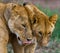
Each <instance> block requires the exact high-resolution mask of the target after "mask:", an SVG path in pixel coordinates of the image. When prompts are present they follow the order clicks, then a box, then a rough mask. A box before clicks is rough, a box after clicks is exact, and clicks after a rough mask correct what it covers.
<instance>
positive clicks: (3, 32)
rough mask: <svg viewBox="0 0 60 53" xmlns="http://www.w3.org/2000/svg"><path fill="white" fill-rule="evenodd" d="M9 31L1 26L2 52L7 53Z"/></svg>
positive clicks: (0, 45)
mask: <svg viewBox="0 0 60 53" xmlns="http://www.w3.org/2000/svg"><path fill="white" fill-rule="evenodd" d="M7 43H8V33H7V30H4V28H0V53H7Z"/></svg>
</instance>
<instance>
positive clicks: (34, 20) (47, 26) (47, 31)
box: [23, 3, 57, 46]
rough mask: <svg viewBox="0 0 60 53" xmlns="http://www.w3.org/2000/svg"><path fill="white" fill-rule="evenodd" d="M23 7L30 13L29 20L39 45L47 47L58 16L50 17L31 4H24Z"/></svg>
mask: <svg viewBox="0 0 60 53" xmlns="http://www.w3.org/2000/svg"><path fill="white" fill-rule="evenodd" d="M23 6H24V7H25V9H26V10H27V11H28V14H29V19H30V23H31V28H32V31H33V34H34V35H35V36H36V38H37V42H38V45H40V46H46V45H48V42H49V40H50V36H51V34H52V32H53V30H54V28H55V23H56V21H57V15H56V14H54V15H53V16H51V17H48V16H47V15H46V14H45V13H43V12H42V11H40V10H39V9H38V8H37V7H36V6H34V5H33V4H31V3H24V4H23Z"/></svg>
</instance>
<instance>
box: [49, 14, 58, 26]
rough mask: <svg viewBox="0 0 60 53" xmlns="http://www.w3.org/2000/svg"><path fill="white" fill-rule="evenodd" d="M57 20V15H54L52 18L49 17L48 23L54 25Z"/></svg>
mask: <svg viewBox="0 0 60 53" xmlns="http://www.w3.org/2000/svg"><path fill="white" fill-rule="evenodd" d="M57 18H58V15H57V14H54V15H53V16H51V17H50V18H49V21H50V22H52V23H53V24H54V25H55V23H56V21H57Z"/></svg>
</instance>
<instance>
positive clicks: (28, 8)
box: [23, 3, 34, 18]
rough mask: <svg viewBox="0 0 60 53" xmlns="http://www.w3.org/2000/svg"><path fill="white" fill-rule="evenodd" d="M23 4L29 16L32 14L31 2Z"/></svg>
mask: <svg viewBox="0 0 60 53" xmlns="http://www.w3.org/2000/svg"><path fill="white" fill-rule="evenodd" d="M23 6H24V7H25V9H26V11H27V12H28V15H29V17H30V18H31V17H33V16H34V11H33V6H32V4H31V3H24V4H23Z"/></svg>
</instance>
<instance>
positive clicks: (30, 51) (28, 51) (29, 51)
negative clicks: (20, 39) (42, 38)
mask: <svg viewBox="0 0 60 53" xmlns="http://www.w3.org/2000/svg"><path fill="white" fill-rule="evenodd" d="M35 48H36V45H35V44H31V45H29V46H26V48H25V53H34V52H35Z"/></svg>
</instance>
